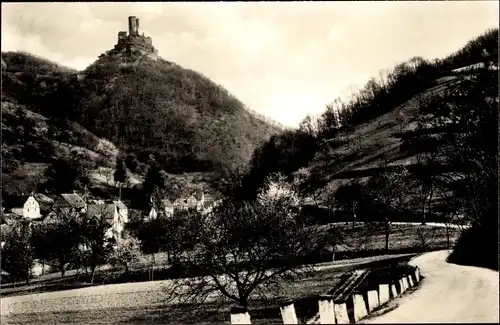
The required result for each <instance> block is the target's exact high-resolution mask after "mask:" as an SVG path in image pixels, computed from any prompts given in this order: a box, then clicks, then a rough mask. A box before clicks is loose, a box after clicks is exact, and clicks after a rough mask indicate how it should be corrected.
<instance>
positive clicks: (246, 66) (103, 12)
mask: <svg viewBox="0 0 500 325" xmlns="http://www.w3.org/2000/svg"><path fill="white" fill-rule="evenodd" d="M130 15H135V16H137V17H139V19H140V29H141V31H142V32H144V33H145V34H146V35H148V36H151V37H152V39H153V44H154V45H155V47H156V48H157V49H158V51H159V52H160V55H161V56H162V57H164V58H165V59H167V60H170V61H174V62H176V63H178V64H180V65H182V66H184V67H186V68H190V69H193V70H197V71H199V72H201V73H203V74H204V75H206V76H207V77H209V78H211V79H212V80H214V81H215V82H216V83H219V84H222V85H224V87H225V88H226V89H228V90H229V91H231V92H232V93H233V94H234V95H235V96H236V97H238V98H240V99H241V100H242V101H243V102H244V103H246V104H247V105H248V106H249V107H251V108H252V109H254V110H256V111H258V112H260V113H262V114H264V115H268V116H271V117H273V118H275V119H277V120H278V121H280V122H282V123H284V124H288V125H297V124H298V122H299V121H300V120H301V119H302V118H303V117H304V116H305V115H306V114H307V113H313V114H315V113H319V112H321V111H322V110H323V109H324V106H325V104H326V103H327V102H329V101H331V100H333V99H334V98H336V97H337V96H339V95H345V94H346V92H348V89H349V87H352V86H355V85H359V84H363V83H364V82H366V81H367V79H368V78H369V77H370V76H377V75H378V71H379V70H380V69H383V68H391V67H393V66H394V65H395V64H396V63H398V62H401V61H404V60H406V59H408V58H410V57H412V56H416V55H418V56H423V57H426V58H431V59H433V58H436V57H443V56H445V55H448V54H450V53H452V52H454V51H456V50H457V49H459V48H460V47H461V46H463V45H464V44H465V42H467V41H468V40H469V39H471V38H473V37H475V36H477V35H479V34H480V33H482V32H484V31H485V30H486V29H487V28H490V27H494V26H496V25H497V24H498V2H495V1H457V2H447V1H446V2H445V1H441V2H439V1H430V2H406V1H401V2H347V1H346V2H303V3H301V2H293V3H286V2H258V3H247V2H228V3H224V2H208V3H179V2H171V3H161V2H154V3H138V2H135V3H109V2H107V3H83V2H80V3H3V4H2V51H5V50H24V51H29V52H32V53H34V54H37V55H40V56H44V57H46V58H48V59H51V60H54V61H57V62H60V63H62V64H65V65H69V66H73V67H76V68H79V69H83V68H84V67H85V66H87V65H88V64H90V63H92V62H93V61H95V60H96V59H97V57H98V56H99V55H100V54H101V53H103V52H105V51H106V50H109V49H110V48H112V47H113V46H114V44H115V43H116V37H117V33H118V31H120V30H126V29H127V17H128V16H130Z"/></svg>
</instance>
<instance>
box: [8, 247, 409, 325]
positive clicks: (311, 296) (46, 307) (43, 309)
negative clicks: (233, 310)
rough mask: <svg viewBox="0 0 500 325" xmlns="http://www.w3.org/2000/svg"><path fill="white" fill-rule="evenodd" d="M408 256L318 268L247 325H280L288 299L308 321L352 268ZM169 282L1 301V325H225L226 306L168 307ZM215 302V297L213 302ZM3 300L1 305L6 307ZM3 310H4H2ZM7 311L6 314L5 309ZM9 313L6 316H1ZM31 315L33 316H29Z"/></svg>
mask: <svg viewBox="0 0 500 325" xmlns="http://www.w3.org/2000/svg"><path fill="white" fill-rule="evenodd" d="M410 257H411V256H409V255H405V256H385V257H375V258H368V259H363V260H362V261H358V263H359V264H355V265H343V264H341V263H340V261H339V262H335V263H329V264H323V265H318V266H317V267H315V271H314V272H312V273H310V274H308V275H307V276H304V277H302V278H300V279H298V280H297V281H294V282H290V283H283V285H282V290H279V291H274V292H273V293H271V295H270V296H268V297H267V299H266V300H262V299H260V300H259V299H255V300H253V301H251V312H250V314H251V317H252V322H253V323H255V324H259V323H280V322H281V315H280V311H279V303H280V302H282V301H283V300H285V299H294V301H295V308H296V312H297V317H298V318H299V319H300V320H301V321H304V322H305V321H306V320H307V319H309V318H311V317H313V316H314V315H315V314H316V313H317V311H318V306H317V300H316V298H315V295H318V294H322V293H326V292H328V291H330V290H331V289H333V288H334V287H335V286H336V285H337V284H338V283H339V282H340V281H341V279H342V275H343V274H345V272H346V271H349V270H352V269H354V268H360V267H362V268H366V267H376V266H377V265H381V264H384V265H386V264H387V263H389V262H388V261H390V263H396V262H401V261H405V260H408V259H409V258H410ZM168 283H169V281H154V282H143V283H129V284H121V285H106V286H100V287H92V288H86V289H80V290H71V291H60V292H51V293H45V294H43V295H37V296H18V297H12V298H4V299H2V324H4V323H6V324H8V323H11V322H13V323H22V324H39V323H44V324H45V323H51V324H56V323H65V322H71V323H77V324H83V323H85V324H88V323H129V324H132V323H133V324H168V323H197V324H207V323H221V322H222V323H224V322H225V323H227V322H228V321H229V308H230V307H231V306H232V304H231V303H228V302H227V301H218V299H215V301H210V302H208V303H205V304H203V305H202V306H196V308H195V306H192V305H188V304H182V305H181V304H172V305H170V304H168V303H167V302H165V297H164V296H163V294H162V287H163V286H164V285H168ZM214 298H217V297H214ZM6 300H7V301H6ZM4 304H5V305H4ZM9 307H10V308H9ZM4 308H6V309H10V310H11V312H10V313H6V312H4ZM33 310H36V311H37V312H32V311H33Z"/></svg>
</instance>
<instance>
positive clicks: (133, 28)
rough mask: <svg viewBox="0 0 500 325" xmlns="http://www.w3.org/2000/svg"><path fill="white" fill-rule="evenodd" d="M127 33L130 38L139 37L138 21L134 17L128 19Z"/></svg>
mask: <svg viewBox="0 0 500 325" xmlns="http://www.w3.org/2000/svg"><path fill="white" fill-rule="evenodd" d="M128 33H129V35H131V36H137V35H139V19H137V17H135V16H129V17H128Z"/></svg>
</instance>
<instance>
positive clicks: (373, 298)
mask: <svg viewBox="0 0 500 325" xmlns="http://www.w3.org/2000/svg"><path fill="white" fill-rule="evenodd" d="M367 298H368V312H371V311H372V310H374V309H375V308H377V307H378V306H379V305H380V301H379V298H378V292H377V290H369V291H368V294H367Z"/></svg>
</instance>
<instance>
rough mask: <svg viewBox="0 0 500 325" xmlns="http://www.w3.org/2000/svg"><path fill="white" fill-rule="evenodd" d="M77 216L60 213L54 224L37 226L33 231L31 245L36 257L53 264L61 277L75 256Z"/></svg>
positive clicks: (77, 240)
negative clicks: (56, 266) (57, 268)
mask: <svg viewBox="0 0 500 325" xmlns="http://www.w3.org/2000/svg"><path fill="white" fill-rule="evenodd" d="M77 217H78V215H77V214H74V213H69V212H64V211H60V212H59V215H58V216H57V218H56V220H55V222H50V223H43V224H39V225H37V226H36V227H34V229H33V235H32V243H33V247H34V250H35V253H36V256H37V257H39V258H40V259H43V260H45V261H47V262H55V263H56V264H57V265H58V267H59V271H60V272H61V277H64V274H65V272H66V266H67V265H68V263H71V262H73V261H74V260H75V257H76V256H77V250H78V245H79V244H80V239H81V238H80V237H79V236H78V232H77V229H78V228H77V227H78V223H77V221H76V220H77Z"/></svg>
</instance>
